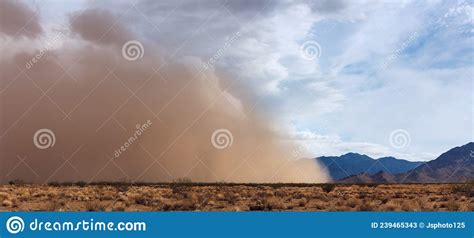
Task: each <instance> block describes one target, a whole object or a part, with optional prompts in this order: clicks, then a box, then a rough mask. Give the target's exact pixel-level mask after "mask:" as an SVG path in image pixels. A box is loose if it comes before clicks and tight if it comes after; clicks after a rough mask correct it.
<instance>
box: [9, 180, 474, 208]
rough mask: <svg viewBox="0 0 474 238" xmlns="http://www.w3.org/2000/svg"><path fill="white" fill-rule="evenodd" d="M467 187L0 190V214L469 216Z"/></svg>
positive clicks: (210, 186)
mask: <svg viewBox="0 0 474 238" xmlns="http://www.w3.org/2000/svg"><path fill="white" fill-rule="evenodd" d="M471 188H472V185H469V184H456V185H452V184H387V185H377V186H375V185H372V186H367V185H330V186H329V185H298V184H295V185H291V184H275V185H269V184H262V185H260V184H253V185H251V184H240V185H239V184H161V185H129V184H112V185H107V184H99V185H78V184H70V185H58V184H56V185H54V186H52V185H28V184H14V185H1V186H0V211H290V210H291V211H472V210H473V208H474V206H473V204H474V198H473V196H470V195H472V190H471Z"/></svg>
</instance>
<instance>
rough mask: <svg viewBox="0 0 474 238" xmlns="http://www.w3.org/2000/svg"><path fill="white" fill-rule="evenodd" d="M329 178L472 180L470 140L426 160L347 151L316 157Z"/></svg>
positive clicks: (473, 163) (473, 153)
mask: <svg viewBox="0 0 474 238" xmlns="http://www.w3.org/2000/svg"><path fill="white" fill-rule="evenodd" d="M316 160H317V161H318V162H319V163H320V164H321V165H323V166H324V167H326V169H327V170H328V172H329V174H330V175H331V177H332V179H333V181H335V182H340V183H444V182H465V181H471V180H473V179H474V142H470V143H468V144H466V145H463V146H459V147H455V148H453V149H450V150H448V151H447V152H445V153H443V154H441V155H440V156H439V157H438V158H436V159H434V160H431V161H428V162H410V161H406V160H400V159H396V158H393V157H384V158H380V159H373V158H370V157H369V156H367V155H361V154H357V153H348V154H345V155H342V156H339V157H337V156H329V157H327V156H326V157H318V158H316Z"/></svg>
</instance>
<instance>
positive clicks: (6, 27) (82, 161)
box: [0, 1, 328, 183]
mask: <svg viewBox="0 0 474 238" xmlns="http://www.w3.org/2000/svg"><path fill="white" fill-rule="evenodd" d="M0 5H1V6H0V8H1V9H2V14H0V15H1V21H0V26H1V29H0V40H1V41H2V49H1V51H2V57H1V58H0V60H1V62H0V113H1V114H0V175H1V178H0V182H1V183H7V182H8V181H12V180H16V179H18V180H22V181H26V182H34V183H48V182H73V181H85V182H99V181H122V182H123V181H127V182H171V181H175V180H177V179H179V178H189V179H191V180H192V181H195V182H223V181H225V182H255V183H260V182H269V183H273V182H305V183H312V182H325V181H327V180H328V177H327V175H326V173H325V171H324V170H323V169H321V168H320V167H319V166H318V164H316V162H314V160H310V159H307V160H297V159H296V158H300V157H304V156H307V152H306V151H305V149H304V148H303V147H301V146H297V145H296V144H293V143H291V142H288V140H284V138H286V137H285V132H283V131H275V130H272V129H271V128H270V127H269V125H271V124H272V122H273V119H274V117H275V115H269V114H268V113H264V112H262V111H261V110H258V109H255V108H254V105H255V103H256V102H255V100H256V98H258V95H252V94H251V93H248V92H251V91H252V90H246V88H247V89H248V88H251V87H252V85H251V84H250V83H246V82H242V81H240V80H239V79H238V78H233V77H231V76H225V74H221V75H219V76H217V75H216V74H215V73H214V72H213V71H211V70H206V69H204V67H202V61H200V60H199V59H197V58H191V57H189V58H185V59H182V60H171V59H166V57H163V56H162V55H161V54H160V52H159V51H158V50H155V49H156V47H154V44H158V45H159V42H152V43H150V42H146V41H144V40H141V39H140V37H139V36H137V35H135V34H133V33H132V32H131V31H130V29H131V27H133V26H128V25H127V24H126V23H125V22H123V21H122V20H121V19H119V18H117V17H116V16H115V15H113V14H111V13H108V12H105V11H102V10H95V9H87V10H84V11H80V12H77V13H73V14H70V15H69V19H68V21H67V23H68V24H66V25H65V26H64V28H62V29H59V30H54V31H53V33H52V34H48V35H46V33H45V32H46V30H45V28H46V26H44V25H42V24H41V22H40V21H39V14H40V13H39V12H35V11H34V10H33V9H31V8H29V7H28V6H25V5H22V4H21V3H19V2H16V1H1V2H0ZM7 13H8V14H7ZM50 35H52V36H50ZM129 41H138V42H140V43H141V44H142V46H143V51H142V52H138V53H139V54H140V53H142V54H143V55H142V57H139V58H138V59H137V60H127V59H126V58H125V57H124V56H123V52H122V48H123V45H124V44H125V43H126V42H129ZM130 50H131V51H133V50H134V49H130ZM138 50H140V49H138ZM128 53H130V52H128ZM135 53H137V52H135ZM34 59H36V60H34ZM40 129H48V130H50V131H51V132H53V133H54V134H53V135H50V134H49V135H41V136H40V135H38V136H37V137H36V138H35V137H34V135H35V133H36V132H37V131H38V130H40ZM213 135H214V137H213ZM35 140H36V141H35ZM48 140H49V141H48ZM213 141H214V143H213ZM41 143H43V145H44V143H46V148H44V147H41ZM48 143H49V144H48ZM37 144H40V147H41V148H39V147H38V145H37Z"/></svg>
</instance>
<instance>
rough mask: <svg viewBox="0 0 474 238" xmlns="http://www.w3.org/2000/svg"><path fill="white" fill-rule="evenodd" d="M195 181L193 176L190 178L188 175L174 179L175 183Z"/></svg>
mask: <svg viewBox="0 0 474 238" xmlns="http://www.w3.org/2000/svg"><path fill="white" fill-rule="evenodd" d="M192 182H193V181H192V180H191V178H188V177H182V178H177V179H175V180H173V183H192Z"/></svg>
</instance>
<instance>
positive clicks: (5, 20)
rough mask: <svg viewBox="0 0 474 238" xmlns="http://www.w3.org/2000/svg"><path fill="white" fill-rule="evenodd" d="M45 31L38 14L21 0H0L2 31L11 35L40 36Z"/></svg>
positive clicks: (16, 36)
mask: <svg viewBox="0 0 474 238" xmlns="http://www.w3.org/2000/svg"><path fill="white" fill-rule="evenodd" d="M42 32H43V30H42V28H41V26H40V24H39V22H38V14H37V13H36V12H34V11H33V10H32V9H30V8H28V7H27V6H26V5H25V4H23V3H22V2H20V1H14V0H3V1H0V33H3V34H5V35H8V36H11V37H15V38H18V37H21V36H25V37H28V38H35V37H38V36H39V35H40V34H41V33H42Z"/></svg>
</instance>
